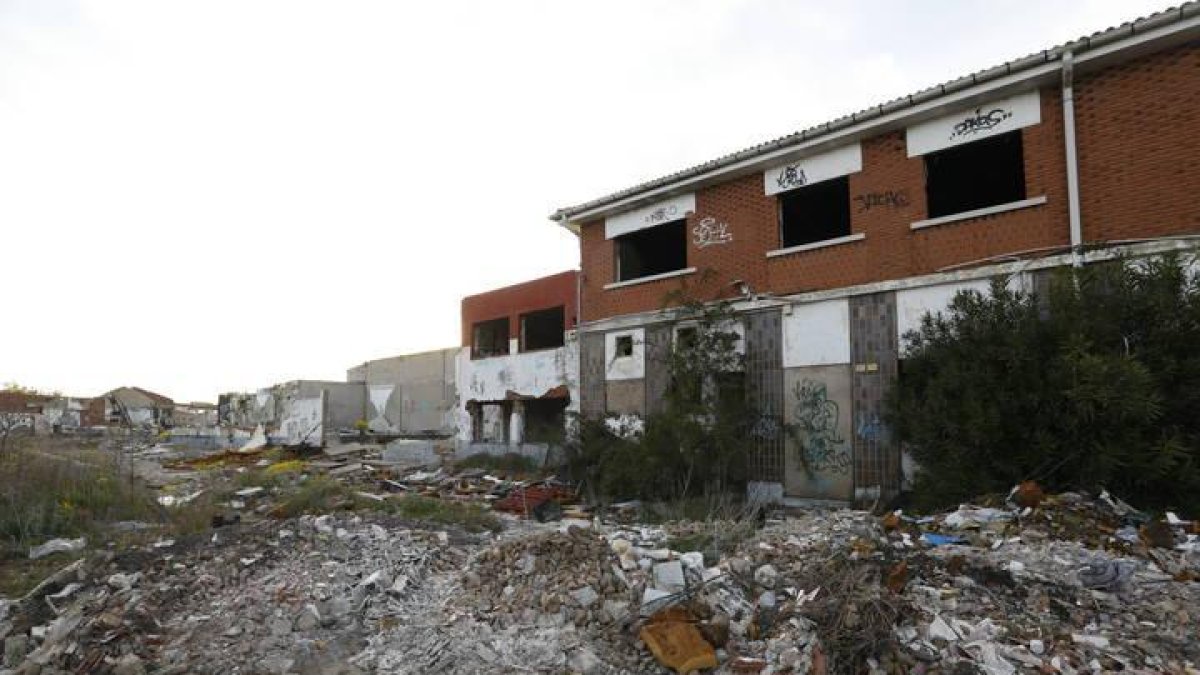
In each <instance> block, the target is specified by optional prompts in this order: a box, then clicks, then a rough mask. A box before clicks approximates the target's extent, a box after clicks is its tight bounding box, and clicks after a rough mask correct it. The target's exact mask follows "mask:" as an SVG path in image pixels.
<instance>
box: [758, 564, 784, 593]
mask: <svg viewBox="0 0 1200 675" xmlns="http://www.w3.org/2000/svg"><path fill="white" fill-rule="evenodd" d="M754 583H756V584H758V585H759V586H762V587H763V588H775V585H776V584H778V583H779V572H778V571H777V570H776V569H775V566H774V565H769V564H768V565H763V566H762V567H759V568H758V569H757V570H755V571H754Z"/></svg>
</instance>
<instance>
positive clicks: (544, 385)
mask: <svg viewBox="0 0 1200 675" xmlns="http://www.w3.org/2000/svg"><path fill="white" fill-rule="evenodd" d="M578 274H579V273H578V272H576V271H574V270H571V271H567V272H561V273H559V274H554V275H551V276H548V277H543V278H541V279H534V280H532V281H527V282H525V283H520V284H516V285H513V286H506V287H504V288H498V289H495V290H492V291H488V292H487V293H480V294H478V295H471V296H468V297H466V298H463V301H462V349H461V351H460V352H459V356H458V368H457V373H458V393H459V398H460V400H461V405H460V406H459V427H458V429H459V435H458V439H459V443H460V445H465V446H473V448H474V450H476V451H480V450H484V449H487V448H489V447H490V448H505V449H516V450H517V451H528V452H532V453H533V454H544V450H545V448H546V447H548V445H549V444H552V443H554V442H556V441H561V439H562V437H563V433H564V431H565V430H566V424H567V420H568V415H567V414H568V413H570V412H577V411H578V410H579V394H578V363H579V352H578V345H577V342H576V341H575V331H574V327H575V324H576V321H577V310H576V307H577V302H576V297H577V293H578V280H579V276H578ZM470 450H471V448H467V451H470Z"/></svg>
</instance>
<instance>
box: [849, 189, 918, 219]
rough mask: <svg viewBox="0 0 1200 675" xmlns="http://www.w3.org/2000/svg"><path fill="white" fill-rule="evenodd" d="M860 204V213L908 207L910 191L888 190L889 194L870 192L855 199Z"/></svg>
mask: <svg viewBox="0 0 1200 675" xmlns="http://www.w3.org/2000/svg"><path fill="white" fill-rule="evenodd" d="M854 201H856V202H858V212H859V213H862V212H863V211H870V210H871V209H874V208H882V207H893V208H896V207H900V206H908V190H888V191H887V192H869V193H867V194H862V195H858V196H856V197H855V198H854Z"/></svg>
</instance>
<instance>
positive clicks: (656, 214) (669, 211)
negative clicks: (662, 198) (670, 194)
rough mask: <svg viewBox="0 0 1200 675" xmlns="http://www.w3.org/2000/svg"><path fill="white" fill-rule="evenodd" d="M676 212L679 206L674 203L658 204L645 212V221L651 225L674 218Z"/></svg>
mask: <svg viewBox="0 0 1200 675" xmlns="http://www.w3.org/2000/svg"><path fill="white" fill-rule="evenodd" d="M677 213H679V207H678V206H675V205H674V204H671V205H670V206H660V207H658V208H657V209H654V210H653V211H651V212H650V213H647V214H646V222H647V223H649V224H653V225H657V224H658V223H665V222H667V221H668V220H675V215H676V214H677Z"/></svg>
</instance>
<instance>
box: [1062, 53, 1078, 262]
mask: <svg viewBox="0 0 1200 675" xmlns="http://www.w3.org/2000/svg"><path fill="white" fill-rule="evenodd" d="M1074 68H1075V55H1074V54H1073V53H1072V52H1071V51H1069V50H1068V51H1066V52H1064V53H1063V56H1062V103H1063V140H1064V141H1065V145H1066V148H1067V214H1068V218H1069V220H1070V224H1071V264H1072V265H1074V266H1075V267H1083V223H1082V220H1081V219H1080V215H1079V157H1078V154H1077V153H1076V149H1075V92H1074V87H1073V82H1072V79H1073V76H1074Z"/></svg>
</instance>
